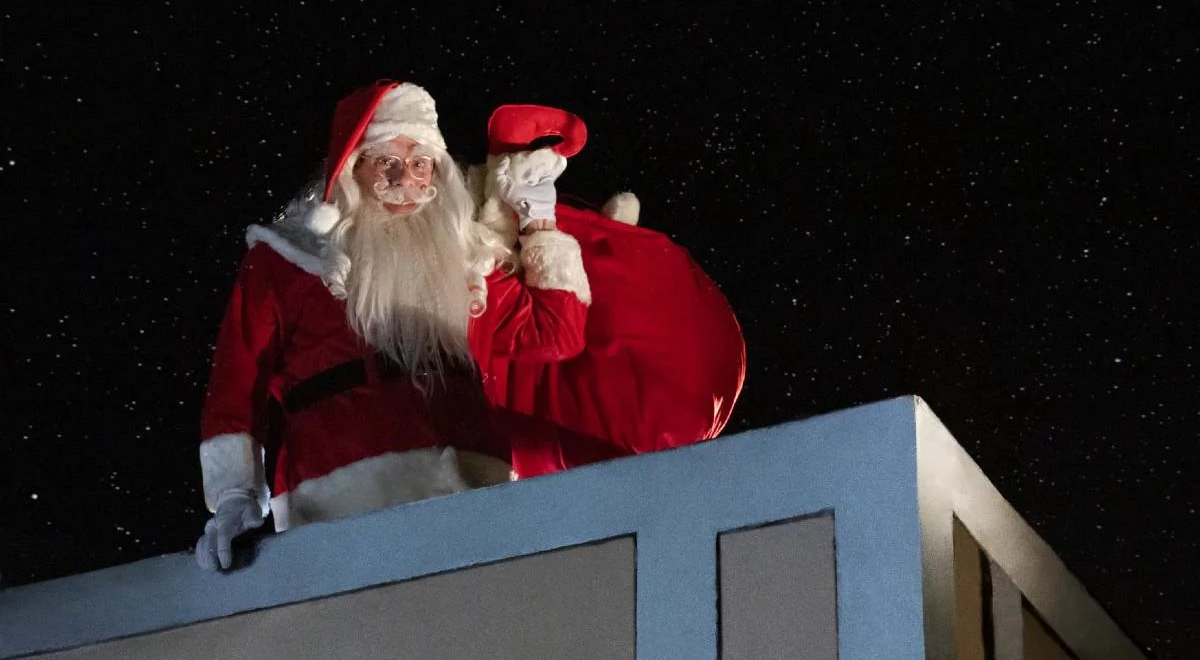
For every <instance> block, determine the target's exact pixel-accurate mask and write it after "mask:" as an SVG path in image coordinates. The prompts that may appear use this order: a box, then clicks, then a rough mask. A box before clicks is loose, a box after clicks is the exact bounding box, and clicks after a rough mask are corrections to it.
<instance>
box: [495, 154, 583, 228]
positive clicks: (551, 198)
mask: <svg viewBox="0 0 1200 660" xmlns="http://www.w3.org/2000/svg"><path fill="white" fill-rule="evenodd" d="M530 153H536V152H530ZM525 155H526V154H518V155H517V156H516V157H515V160H516V164H515V165H514V157H513V156H504V157H503V158H501V159H500V161H499V162H498V163H496V168H495V177H496V187H497V188H498V189H499V192H500V197H501V198H502V199H503V200H504V201H505V203H507V204H508V205H509V206H511V207H513V209H514V210H515V211H516V212H517V215H519V216H520V218H521V220H520V227H519V228H520V229H521V230H522V231H524V229H525V227H527V226H528V225H529V223H531V222H533V221H534V220H550V221H554V220H555V217H554V204H555V203H556V202H557V201H558V191H556V190H555V189H554V181H555V180H556V179H558V177H559V175H560V174H562V172H563V170H564V169H566V166H567V159H566V158H563V157H561V156H558V155H557V154H553V153H550V152H548V155H549V157H546V156H543V155H542V154H537V155H536V156H535V157H533V158H522V156H525Z"/></svg>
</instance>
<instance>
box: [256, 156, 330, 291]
mask: <svg viewBox="0 0 1200 660" xmlns="http://www.w3.org/2000/svg"><path fill="white" fill-rule="evenodd" d="M321 186H322V181H321V180H320V179H317V180H314V181H311V182H309V184H308V185H307V186H305V188H304V190H303V191H301V193H300V194H299V195H297V196H296V197H295V198H293V199H292V200H291V201H290V202H288V205H287V206H286V207H285V208H284V209H283V212H282V213H280V214H279V215H278V216H276V217H275V221H274V222H272V223H271V224H269V225H250V226H249V227H247V228H246V245H247V246H249V247H254V245H255V244H257V243H266V244H267V245H268V246H270V247H271V249H273V250H275V251H276V252H278V253H279V256H281V257H283V258H284V259H287V260H288V261H289V262H291V263H293V264H295V265H296V266H297V267H299V268H300V269H301V270H303V271H304V272H306V273H312V274H313V275H321V274H322V273H323V272H324V269H325V267H324V264H323V261H322V259H321V250H322V248H323V247H324V246H325V241H324V239H322V238H321V236H320V235H319V234H317V233H316V232H314V230H313V228H312V227H311V225H310V224H309V221H308V218H309V216H310V215H311V214H312V210H313V208H314V207H316V206H318V205H320V204H321V200H320V199H319V195H320V193H321Z"/></svg>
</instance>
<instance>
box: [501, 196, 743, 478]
mask: <svg viewBox="0 0 1200 660" xmlns="http://www.w3.org/2000/svg"><path fill="white" fill-rule="evenodd" d="M556 214H557V216H558V227H559V229H561V230H562V231H565V232H566V233H568V234H571V235H572V236H574V237H575V238H576V239H577V240H578V241H579V244H580V247H581V248H582V251H583V265H584V269H585V270H586V271H587V274H588V280H589V282H590V285H591V290H592V305H591V307H590V309H589V310H588V319H587V347H586V348H585V349H584V351H583V353H582V354H580V355H578V356H577V357H575V358H572V359H570V360H566V361H563V362H556V363H550V364H544V363H529V362H517V361H510V360H500V359H497V360H494V361H493V364H492V365H490V369H489V370H490V372H491V373H493V374H504V376H502V377H503V378H504V379H505V380H506V383H505V387H504V388H503V389H504V390H505V391H504V394H503V397H502V398H503V400H498V401H494V402H493V403H495V404H496V405H497V406H498V407H499V408H500V409H501V410H499V411H498V412H499V420H498V423H499V425H500V426H501V428H502V429H503V430H504V431H505V434H506V435H508V436H509V437H510V438H511V439H512V444H513V467H514V470H515V471H516V472H517V474H519V475H520V476H522V477H529V476H534V475H538V474H544V473H547V472H554V471H558V470H562V469H565V468H568V467H573V466H576V465H581V464H585V463H591V462H595V461H598V460H606V459H610V458H615V457H618V456H625V455H630V454H639V453H644V452H649V451H658V450H661V449H669V448H671V447H678V446H682V445H687V444H692V443H695V442H700V441H702V440H708V439H710V438H713V437H716V435H717V434H718V433H720V432H721V429H722V428H724V426H725V423H726V422H727V421H728V420H729V415H730V414H731V412H732V410H733V405H734V403H735V402H736V401H737V397H738V395H739V394H740V392H741V389H742V383H743V381H744V379H745V374H746V346H745V341H744V340H743V338H742V332H741V328H740V326H739V325H738V322H737V319H736V318H735V317H734V314H733V310H732V309H730V307H729V303H728V302H727V301H726V300H725V297H724V296H723V295H722V294H721V292H720V290H719V289H717V287H716V285H715V284H714V283H713V282H712V280H711V279H709V277H708V276H707V275H706V274H705V273H704V271H702V270H701V269H700V267H699V266H697V265H696V263H695V262H694V261H692V259H691V257H690V256H689V255H688V253H687V251H686V250H684V249H683V248H682V247H680V246H678V245H676V244H675V243H673V242H672V241H671V240H670V239H669V238H667V237H666V236H665V235H663V234H660V233H658V232H655V231H652V230H649V229H645V228H642V227H636V226H631V225H626V224H624V223H621V222H617V221H615V220H612V219H610V218H607V217H605V216H603V215H601V214H599V213H596V212H594V211H589V210H583V209H579V208H574V207H571V206H566V205H564V204H559V205H558V206H557V209H556Z"/></svg>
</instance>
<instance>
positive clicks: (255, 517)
mask: <svg viewBox="0 0 1200 660" xmlns="http://www.w3.org/2000/svg"><path fill="white" fill-rule="evenodd" d="M262 524H263V514H262V508H261V507H260V506H259V504H258V500H257V499H256V498H255V497H254V494H253V493H252V492H251V491H249V490H231V491H229V492H227V493H224V494H222V495H221V499H220V500H219V501H218V502H217V512H216V513H215V514H213V517H212V518H210V519H209V521H208V524H206V525H205V526H204V536H202V537H200V540H199V541H197V542H196V563H197V564H200V568H203V569H204V570H206V571H216V570H222V569H227V568H229V567H230V566H232V565H233V539H234V538H235V537H237V536H240V535H242V534H243V533H245V532H248V531H250V530H252V529H255V528H258V527H261V526H262Z"/></svg>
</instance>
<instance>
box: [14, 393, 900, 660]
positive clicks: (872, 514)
mask: <svg viewBox="0 0 1200 660" xmlns="http://www.w3.org/2000/svg"><path fill="white" fill-rule="evenodd" d="M914 410H915V400H914V399H913V398H911V397H905V398H900V399H893V400H890V401H884V402H881V403H876V404H871V405H867V406H862V407H859V408H854V409H851V410H845V411H840V412H836V413H831V414H828V415H823V416H820V417H815V418H812V419H808V420H805V421H802V422H795V423H791V424H786V425H783V426H778V427H773V428H769V429H762V430H758V431H752V432H749V433H743V434H740V435H737V436H731V437H729V438H724V439H721V440H718V441H714V442H709V443H705V444H702V445H697V446H693V447H687V448H683V449H679V450H675V451H670V452H664V453H659V454H651V455H645V456H639V457H634V458H628V459H622V460H619V461H613V462H610V463H605V464H600V465H593V466H588V467H585V468H580V469H576V470H571V471H569V472H565V473H560V474H555V475H550V476H547V477H542V478H538V479H531V480H528V481H523V482H519V483H515V484H507V485H504V486H499V487H495V488H489V489H484V490H478V491H473V492H470V493H464V494H460V495H455V496H452V497H445V498H440V499H435V500H427V501H424V502H418V503H415V504H409V505H405V506H400V507H397V508H395V509H390V510H387V511H381V512H378V513H374V514H369V515H365V516H361V517H357V518H352V519H347V520H341V521H337V522H334V523H328V524H318V525H311V526H307V527H301V528H298V529H295V530H292V531H289V532H288V533H286V534H283V535H280V536H277V537H272V538H269V539H267V540H266V541H265V542H263V543H262V545H261V548H260V551H259V554H258V557H257V559H256V561H255V563H254V565H253V566H251V567H250V568H248V569H245V570H242V571H237V572H234V573H230V574H224V575H212V574H208V573H204V572H202V571H201V570H200V569H199V568H197V567H196V565H195V563H194V562H193V561H192V558H191V556H190V555H182V554H181V555H172V556H166V557H160V558H156V559H149V560H146V561H142V562H137V563H133V564H128V565H125V566H118V567H115V568H111V569H106V570H102V571H96V572H93V573H87V574H83V575H78V576H73V577H68V578H63V579H60V580H53V581H49V582H44V583H40V584H34V585H29V586H25V587H19V588H15V589H10V590H7V591H4V592H0V657H12V656H16V655H23V654H27V653H31V652H36V651H44V650H51V649H59V648H67V647H73V646H79V645H82V644H88V643H93V642H96V641H100V640H105V639H112V638H115V637H122V636H129V635H135V634H141V633H145V632H149V631H153V630H160V629H164V628H170V627H176V626H180V625H185V624H189V623H194V622H197V621H202V620H205V619H212V618H216V617H221V616H227V615H230V614H235V613H238V612H245V611H249V610H255V609H260V608H265V607H273V606H277V605H282V604H286V603H293V602H297V601H303V600H308V599H312V598H317V597H322V596H328V595H331V594H336V593H339V592H343V591H349V590H353V589H360V588H363V587H370V586H374V585H380V584H386V583H389V582H396V581H399V580H405V579H408V578H412V577H416V576H420V575H427V574H431V573H438V572H442V571H448V570H453V569H458V568H463V567H466V566H471V565H473V564H478V563H482V562H491V561H496V560H501V559H505V558H510V557H517V556H521V555H527V554H532V553H536V552H542V551H545V550H551V549H554V548H560V547H563V546H569V545H575V544H578V543H584V542H588V541H594V540H598V539H604V538H609V537H613V536H618V535H623V534H636V535H637V558H638V575H637V651H638V657H639V658H643V659H654V658H680V659H681V660H699V659H704V658H712V659H715V658H716V657H717V635H716V624H717V608H716V574H717V572H716V564H715V548H716V536H717V534H718V533H719V532H721V531H723V530H727V529H736V528H741V527H746V526H750V525H756V524H761V523H767V522H771V521H776V520H782V519H787V518H792V517H795V516H798V515H803V514H807V513H813V512H816V511H820V510H826V509H831V510H833V512H834V519H835V533H836V561H837V585H838V635H839V649H840V653H839V657H840V658H841V659H842V660H874V659H876V658H894V659H900V660H902V659H905V658H912V659H913V660H916V659H918V658H924V648H923V632H922V609H921V553H920V529H919V524H918V516H917V485H916V451H915V447H916V444H915V437H916V428H915V421H914V420H915V417H914Z"/></svg>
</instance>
